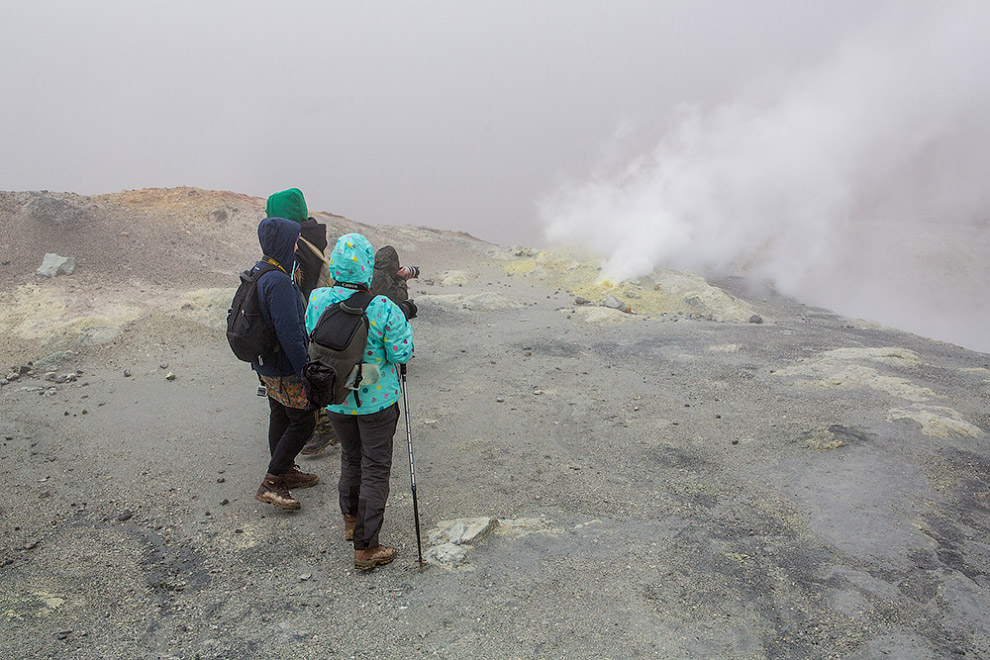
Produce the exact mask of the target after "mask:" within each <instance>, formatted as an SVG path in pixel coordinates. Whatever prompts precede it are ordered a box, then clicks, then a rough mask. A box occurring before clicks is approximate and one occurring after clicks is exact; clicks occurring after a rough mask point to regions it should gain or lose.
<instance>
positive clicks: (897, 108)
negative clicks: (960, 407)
mask: <svg viewBox="0 0 990 660" xmlns="http://www.w3.org/2000/svg"><path fill="white" fill-rule="evenodd" d="M987 35H990V2H987V1H986V0H956V1H953V2H935V1H934V0H932V1H929V2H923V1H920V0H897V1H888V0H877V1H875V2H864V1H863V0H829V1H828V2H822V1H821V0H745V1H742V0H738V1H736V0H719V1H716V0H709V1H702V0H669V1H663V0H643V1H633V0H628V1H621V0H610V1H608V2H605V1H602V2H596V1H579V0H552V1H540V0H527V1H514V0H498V1H492V2H479V1H468V2H465V1H464V0H457V1H454V0H437V1H433V2H426V1H423V2H401V1H393V2H387V3H386V2H381V3H359V2H331V1H323V2H315V1H308V2H307V1H303V0H294V1H292V2H284V3H274V2H261V1H253V0H238V1H236V2H234V1H230V2H219V1H217V2H210V1H208V0H197V1H195V2H188V1H182V0H172V1H169V2H151V1H142V2H133V1H131V0H128V1H110V0H88V1H87V2H78V1H64V2H53V1H50V0H31V1H28V0H24V1H16V0H8V1H6V2H2V3H0V62H2V65H0V89H2V90H3V100H2V103H0V146H2V153H3V158H2V159H0V189H3V190H40V189H46V190H56V191H72V192H77V193H81V194H95V193H106V192H117V191H120V190H123V189H134V188H146V187H172V186H180V185H188V186H197V187H200V188H207V189H219V190H232V191H236V192H242V193H247V194H251V195H256V196H259V197H265V196H267V195H268V194H270V193H272V192H275V191H278V190H282V189H285V188H288V187H293V186H296V187H299V188H301V189H302V190H303V191H304V192H305V194H306V197H307V200H308V201H309V204H310V207H311V208H312V209H314V210H323V211H331V212H334V213H338V214H341V215H345V216H348V217H350V218H352V219H354V220H357V221H360V222H366V223H388V224H416V225H427V226H432V227H439V228H445V229H457V230H463V231H467V232H470V233H472V234H474V235H476V236H479V237H481V238H485V239H488V240H493V241H496V242H499V243H502V244H507V245H512V244H521V243H525V244H534V243H535V244H546V243H550V244H555V245H564V246H571V247H575V248H585V249H588V250H589V251H591V252H593V253H594V254H596V255H597V256H599V257H601V258H602V259H603V263H604V264H605V272H606V273H610V274H612V275H614V276H615V277H632V276H638V275H640V274H643V273H646V272H649V271H650V270H651V269H652V268H654V267H656V266H660V267H678V268H687V269H692V270H696V271H699V272H701V273H703V274H705V275H711V274H718V273H725V272H734V271H739V270H743V271H746V272H748V273H749V274H751V275H752V276H754V277H757V278H760V279H762V280H765V281H768V282H770V283H772V284H774V285H775V286H776V287H777V288H779V289H781V290H783V291H784V292H786V293H789V294H792V295H794V296H796V297H798V298H799V299H802V300H804V301H806V302H808V303H812V304H820V305H823V306H828V307H830V308H832V309H835V310H837V311H840V312H841V313H845V314H850V315H858V316H863V317H865V318H872V319H876V320H879V321H881V322H883V323H886V324H888V325H897V326H898V327H902V328H905V329H910V330H914V331H916V332H919V333H922V334H927V335H929V336H937V337H940V338H945V339H948V340H950V341H954V342H956V343H962V344H963V345H967V346H969V347H976V348H980V349H981V350H984V351H988V350H990V336H988V335H987V334H986V332H985V330H983V328H986V327H987V326H988V325H990V296H986V295H979V294H978V295H977V296H975V300H974V296H973V295H972V293H971V292H973V291H977V292H984V290H985V285H986V283H987V279H988V277H987V276H988V274H990V269H988V268H986V267H984V264H986V263H988V262H990V231H988V229H987V226H988V224H990V187H988V186H987V184H986V180H987V172H988V171H990V97H988V94H990V84H988V82H987V81H988V80H990V39H988V38H987ZM909 225H910V227H912V229H910V231H908V229H906V228H907V227H909ZM922 227H923V228H924V229H919V228H922ZM947 227H952V228H955V229H958V230H959V231H954V232H948V231H943V229H944V228H947ZM929 230H931V231H929ZM907 233H910V235H911V236H915V237H918V236H923V237H924V240H923V241H922V243H924V244H926V245H931V246H932V247H933V250H932V255H929V254H927V253H926V252H925V249H921V250H920V251H919V248H918V246H917V243H918V241H915V242H914V243H911V242H910V241H908V242H907V243H904V245H900V242H901V241H900V239H901V238H904V237H905V236H906V235H907ZM948 236H951V237H953V238H952V240H953V241H954V242H949V243H945V244H941V243H940V241H941V240H942V237H948ZM894 239H897V240H894ZM946 240H948V239H946ZM959 245H964V246H965V248H966V249H967V250H968V252H967V253H966V254H962V253H961V252H960V249H959V247H958V246H959ZM936 252H937V254H938V257H937V258H936V257H935V256H933V255H935V254H936ZM908 257H911V258H908ZM912 259H913V261H912ZM918 263H921V264H924V267H923V268H920V269H919V268H914V267H913V266H911V268H914V270H912V271H911V272H909V273H906V274H905V273H903V272H901V271H904V270H905V268H908V267H909V265H910V264H918Z"/></svg>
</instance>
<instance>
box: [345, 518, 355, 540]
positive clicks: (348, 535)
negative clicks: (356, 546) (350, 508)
mask: <svg viewBox="0 0 990 660" xmlns="http://www.w3.org/2000/svg"><path fill="white" fill-rule="evenodd" d="M355 526H357V516H349V515H347V514H346V513H345V514H344V540H345V541H353V540H354V527H355Z"/></svg>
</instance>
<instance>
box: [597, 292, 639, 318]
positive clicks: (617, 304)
mask: <svg viewBox="0 0 990 660" xmlns="http://www.w3.org/2000/svg"><path fill="white" fill-rule="evenodd" d="M602 304H603V305H605V306H606V307H608V308H609V309H617V310H619V311H620V312H625V313H627V314H628V313H629V312H630V311H632V310H631V309H630V307H629V305H627V304H626V303H624V302H622V301H621V300H619V299H618V298H616V297H615V296H613V295H612V294H611V293H610V294H608V295H607V296H605V302H604V303H602Z"/></svg>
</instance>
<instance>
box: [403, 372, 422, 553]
mask: <svg viewBox="0 0 990 660" xmlns="http://www.w3.org/2000/svg"><path fill="white" fill-rule="evenodd" d="M399 373H400V374H402V407H403V411H404V412H405V417H406V446H407V447H409V481H410V482H411V483H412V498H413V519H414V520H415V521H416V549H417V550H418V551H419V570H421V571H422V570H423V541H422V538H421V537H420V533H419V504H418V503H417V502H416V468H415V467H414V466H413V449H412V429H411V428H410V426H409V397H408V396H407V395H406V365H405V364H400V365H399Z"/></svg>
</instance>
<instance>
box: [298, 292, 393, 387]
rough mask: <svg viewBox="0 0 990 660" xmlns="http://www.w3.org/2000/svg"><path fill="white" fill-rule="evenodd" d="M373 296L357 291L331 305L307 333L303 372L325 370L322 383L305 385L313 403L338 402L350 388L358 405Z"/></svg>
mask: <svg viewBox="0 0 990 660" xmlns="http://www.w3.org/2000/svg"><path fill="white" fill-rule="evenodd" d="M374 299H375V296H374V295H372V294H371V293H368V292H366V291H358V292H357V293H355V294H354V295H352V296H351V297H350V298H348V299H347V300H341V301H340V302H337V303H334V304H332V305H330V306H329V307H327V308H326V309H325V310H323V314H321V315H320V319H319V320H318V321H317V322H316V325H315V326H314V327H313V331H312V332H311V333H309V362H308V363H307V365H306V369H304V372H305V371H310V372H314V371H322V372H323V373H324V374H325V376H324V378H323V379H322V381H323V382H322V383H320V384H319V385H317V384H316V383H314V384H312V385H310V386H309V387H307V395H308V396H309V400H310V403H311V404H312V405H313V406H315V407H324V406H328V405H331V404H333V405H340V404H342V403H343V402H344V400H345V399H347V395H348V394H350V393H351V392H354V399H355V401H356V403H357V405H358V406H360V405H361V398H360V396H359V395H358V391H359V388H360V387H361V381H362V373H361V371H362V368H363V365H362V361H363V358H364V350H365V347H366V346H367V344H368V316H367V314H366V311H367V309H368V305H370V304H371V301H372V300H374ZM314 363H316V364H314ZM317 367H319V369H317ZM327 368H329V371H328V370H327ZM331 371H332V373H330V372H331Z"/></svg>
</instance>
